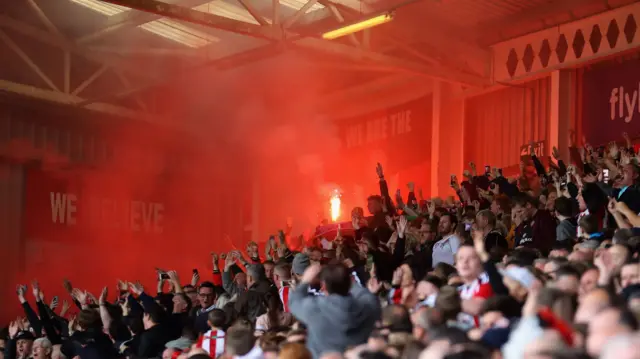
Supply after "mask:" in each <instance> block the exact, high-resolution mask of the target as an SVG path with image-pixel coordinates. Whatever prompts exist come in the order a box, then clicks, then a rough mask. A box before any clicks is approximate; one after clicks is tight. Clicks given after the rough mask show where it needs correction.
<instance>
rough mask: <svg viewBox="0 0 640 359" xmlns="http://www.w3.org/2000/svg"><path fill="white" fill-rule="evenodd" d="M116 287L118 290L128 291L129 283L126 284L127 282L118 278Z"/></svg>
mask: <svg viewBox="0 0 640 359" xmlns="http://www.w3.org/2000/svg"><path fill="white" fill-rule="evenodd" d="M117 288H118V291H119V292H128V291H129V285H128V284H127V282H124V281H121V280H119V279H118V284H117Z"/></svg>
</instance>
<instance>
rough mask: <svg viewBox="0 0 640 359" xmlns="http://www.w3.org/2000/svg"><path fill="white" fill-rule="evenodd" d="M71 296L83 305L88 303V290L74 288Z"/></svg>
mask: <svg viewBox="0 0 640 359" xmlns="http://www.w3.org/2000/svg"><path fill="white" fill-rule="evenodd" d="M71 296H72V297H74V298H75V299H76V300H77V301H78V302H80V304H81V305H86V304H87V298H88V296H87V292H83V291H81V290H80V289H78V288H74V289H73V290H72V291H71Z"/></svg>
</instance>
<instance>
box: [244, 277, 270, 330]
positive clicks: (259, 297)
mask: <svg viewBox="0 0 640 359" xmlns="http://www.w3.org/2000/svg"><path fill="white" fill-rule="evenodd" d="M274 288H275V287H273V286H272V285H271V283H270V282H269V281H268V280H263V281H259V282H257V283H254V284H253V285H252V286H251V287H250V288H249V289H248V290H246V291H244V292H242V293H240V295H239V296H238V300H237V301H236V304H235V308H236V311H237V312H238V314H239V315H240V316H245V317H246V318H247V319H249V320H250V321H251V322H255V320H256V318H258V317H259V316H261V315H262V314H264V313H265V312H266V306H265V296H266V294H267V293H269V292H272V293H274V294H275V295H278V292H277V291H276V290H275V289H274Z"/></svg>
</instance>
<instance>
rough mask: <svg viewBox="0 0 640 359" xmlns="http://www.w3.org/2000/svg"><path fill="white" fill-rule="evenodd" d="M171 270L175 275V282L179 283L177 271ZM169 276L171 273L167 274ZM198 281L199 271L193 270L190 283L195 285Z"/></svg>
mask: <svg viewBox="0 0 640 359" xmlns="http://www.w3.org/2000/svg"><path fill="white" fill-rule="evenodd" d="M172 272H174V273H175V276H176V280H175V283H177V284H179V283H180V280H179V279H178V273H177V272H176V271H172ZM169 278H171V275H169ZM198 282H200V273H198V272H194V273H193V274H192V275H191V285H192V286H194V287H195V286H197V285H198Z"/></svg>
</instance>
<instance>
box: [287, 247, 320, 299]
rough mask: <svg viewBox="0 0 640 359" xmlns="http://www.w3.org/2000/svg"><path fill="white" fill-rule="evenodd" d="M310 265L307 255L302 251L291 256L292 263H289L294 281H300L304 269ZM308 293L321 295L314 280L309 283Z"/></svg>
mask: <svg viewBox="0 0 640 359" xmlns="http://www.w3.org/2000/svg"><path fill="white" fill-rule="evenodd" d="M310 265H311V260H310V259H309V256H308V255H306V254H304V253H298V254H296V255H295V257H293V263H292V265H291V274H292V276H293V277H294V279H295V281H296V282H298V283H299V282H300V280H301V279H302V275H303V274H304V271H305V270H307V268H309V266H310ZM309 293H310V294H313V295H319V296H322V295H323V294H322V292H321V291H320V290H319V289H318V288H317V283H316V282H315V281H314V282H312V283H310V285H309Z"/></svg>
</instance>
